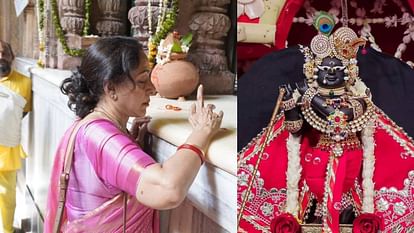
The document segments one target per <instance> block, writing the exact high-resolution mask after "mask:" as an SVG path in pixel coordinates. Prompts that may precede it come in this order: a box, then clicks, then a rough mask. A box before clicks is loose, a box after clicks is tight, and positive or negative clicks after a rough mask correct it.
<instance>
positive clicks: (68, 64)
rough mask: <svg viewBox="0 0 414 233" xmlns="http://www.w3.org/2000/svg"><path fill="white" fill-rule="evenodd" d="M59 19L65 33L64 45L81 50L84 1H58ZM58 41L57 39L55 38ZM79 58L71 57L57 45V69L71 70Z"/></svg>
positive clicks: (60, 45)
mask: <svg viewBox="0 0 414 233" xmlns="http://www.w3.org/2000/svg"><path fill="white" fill-rule="evenodd" d="M58 6H59V17H60V24H61V25H62V29H63V31H64V32H65V38H66V43H67V45H68V46H69V48H71V49H80V48H82V36H81V35H82V29H83V25H84V24H85V0H59V5H58ZM57 39H58V38H57ZM80 61H81V59H80V58H79V57H71V56H69V55H67V54H65V52H64V51H63V46H62V44H61V43H60V42H59V43H58V64H57V67H58V68H59V69H73V68H75V67H76V66H78V65H79V64H80Z"/></svg>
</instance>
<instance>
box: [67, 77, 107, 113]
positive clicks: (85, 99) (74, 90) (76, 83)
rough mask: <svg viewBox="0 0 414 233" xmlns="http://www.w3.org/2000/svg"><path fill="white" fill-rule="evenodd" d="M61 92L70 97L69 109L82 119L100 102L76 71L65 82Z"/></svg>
mask: <svg viewBox="0 0 414 233" xmlns="http://www.w3.org/2000/svg"><path fill="white" fill-rule="evenodd" d="M60 90H61V91H62V93H63V94H65V95H67V96H68V97H69V101H68V106H69V108H70V109H71V110H72V111H74V112H75V113H76V115H77V116H79V117H80V118H83V117H85V116H86V115H88V114H89V113H90V112H91V111H92V110H93V109H94V108H95V106H96V104H97V103H98V100H99V97H98V96H97V95H96V94H94V93H92V92H91V91H90V89H89V88H88V83H87V81H86V80H85V78H84V77H83V75H82V74H81V73H80V72H79V71H74V72H73V74H72V76H70V77H69V78H66V79H65V80H63V83H62V85H61V87H60Z"/></svg>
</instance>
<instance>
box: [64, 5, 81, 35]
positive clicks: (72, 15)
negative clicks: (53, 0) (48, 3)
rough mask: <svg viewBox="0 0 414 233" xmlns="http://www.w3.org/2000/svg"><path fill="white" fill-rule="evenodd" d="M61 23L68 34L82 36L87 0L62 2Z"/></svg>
mask: <svg viewBox="0 0 414 233" xmlns="http://www.w3.org/2000/svg"><path fill="white" fill-rule="evenodd" d="M59 11H60V23H61V24H62V28H63V30H65V32H66V33H67V34H75V35H82V29H83V25H84V24H85V0H60V4H59Z"/></svg>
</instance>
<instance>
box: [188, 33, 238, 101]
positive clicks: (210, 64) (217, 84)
mask: <svg viewBox="0 0 414 233" xmlns="http://www.w3.org/2000/svg"><path fill="white" fill-rule="evenodd" d="M211 42H212V41H211ZM188 58H189V60H190V61H191V62H192V63H194V64H196V65H197V67H198V68H199V73H200V83H201V84H203V86H204V93H206V94H212V95H216V94H219V95H222V94H233V93H234V80H235V75H234V74H233V73H232V72H230V71H229V70H228V66H227V58H226V54H225V52H224V49H219V48H217V47H213V46H208V41H207V42H205V43H204V46H203V47H201V48H197V49H195V50H191V53H190V54H189V57H188Z"/></svg>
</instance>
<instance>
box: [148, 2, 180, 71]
mask: <svg viewBox="0 0 414 233" xmlns="http://www.w3.org/2000/svg"><path fill="white" fill-rule="evenodd" d="M148 1H149V3H148V24H149V25H148V26H149V27H148V28H149V32H150V34H151V32H152V29H151V28H152V18H151V17H152V12H151V4H150V0H148ZM167 6H168V0H160V12H159V15H158V23H157V29H156V31H155V34H154V35H151V36H150V38H149V40H148V61H149V64H150V67H151V68H152V67H154V65H155V57H156V55H157V47H158V45H159V43H160V41H161V40H162V39H164V38H165V37H166V36H167V34H168V32H170V31H171V29H172V28H173V27H174V26H175V22H176V19H177V15H178V10H179V9H178V0H172V1H171V9H170V10H169V11H168V13H166V12H167ZM150 12H151V13H150Z"/></svg>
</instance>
